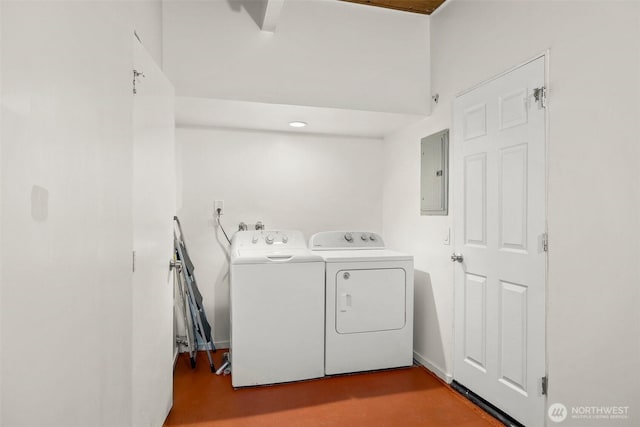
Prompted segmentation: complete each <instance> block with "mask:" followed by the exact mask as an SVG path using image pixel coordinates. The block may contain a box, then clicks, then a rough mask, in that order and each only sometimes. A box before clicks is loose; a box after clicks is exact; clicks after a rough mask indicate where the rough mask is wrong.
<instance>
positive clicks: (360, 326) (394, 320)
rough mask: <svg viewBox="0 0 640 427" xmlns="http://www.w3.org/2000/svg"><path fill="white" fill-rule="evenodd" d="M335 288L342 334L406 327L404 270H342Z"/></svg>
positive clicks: (338, 325) (339, 329)
mask: <svg viewBox="0 0 640 427" xmlns="http://www.w3.org/2000/svg"><path fill="white" fill-rule="evenodd" d="M336 285H337V286H336V295H335V298H336V331H337V332H338V333H339V334H354V333H360V332H375V331H388V330H393V329H402V328H403V327H404V325H405V323H406V273H405V271H404V269H401V268H388V269H372V270H340V271H338V274H337V277H336Z"/></svg>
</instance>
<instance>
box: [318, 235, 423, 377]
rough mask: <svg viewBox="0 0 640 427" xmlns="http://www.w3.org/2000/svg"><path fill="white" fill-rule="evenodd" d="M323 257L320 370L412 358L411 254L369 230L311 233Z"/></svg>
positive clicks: (331, 371)
mask: <svg viewBox="0 0 640 427" xmlns="http://www.w3.org/2000/svg"><path fill="white" fill-rule="evenodd" d="M309 247H310V249H311V250H312V251H314V252H316V253H318V254H320V255H321V256H322V258H323V259H324V261H325V289H326V291H325V298H326V305H325V310H326V313H325V322H326V326H325V373H326V374H327V375H332V374H341V373H347V372H359V371H368V370H374V369H386V368H395V367H401V366H410V365H412V364H413V256H411V255H407V254H402V253H399V252H394V251H390V250H387V249H386V248H385V246H384V242H383V240H382V238H381V237H380V236H379V235H378V234H375V233H369V232H343V231H327V232H321V233H317V234H314V235H313V236H312V237H311V239H310V241H309Z"/></svg>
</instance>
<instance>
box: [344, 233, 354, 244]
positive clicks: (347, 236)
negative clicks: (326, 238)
mask: <svg viewBox="0 0 640 427" xmlns="http://www.w3.org/2000/svg"><path fill="white" fill-rule="evenodd" d="M344 240H346V241H347V242H353V236H352V235H351V233H345V235H344Z"/></svg>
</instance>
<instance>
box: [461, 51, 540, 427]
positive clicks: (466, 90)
mask: <svg viewBox="0 0 640 427" xmlns="http://www.w3.org/2000/svg"><path fill="white" fill-rule="evenodd" d="M550 51H551V50H550V49H546V50H544V51H543V52H541V53H538V54H536V55H534V56H532V57H530V58H529V59H527V60H525V61H522V62H520V63H518V64H517V65H515V66H512V67H509V68H508V69H506V70H505V71H502V72H500V73H498V74H496V75H494V76H492V77H489V78H487V79H485V80H482V81H481V82H479V83H476V84H474V85H473V86H471V87H469V88H467V89H465V90H463V91H460V92H458V93H456V94H455V95H454V97H453V100H452V102H451V121H450V123H451V124H452V125H453V115H454V101H455V99H456V98H459V97H461V96H463V95H465V94H467V93H469V92H471V91H473V90H475V89H477V88H479V87H481V86H484V85H486V84H488V83H491V82H492V81H494V80H496V79H499V78H500V77H503V76H505V75H507V74H509V73H511V72H513V71H515V70H517V69H518V68H521V67H523V66H525V65H527V64H529V63H531V62H533V61H536V60H538V59H540V58H543V59H544V87H545V89H546V104H545V108H544V150H545V156H544V157H545V164H544V203H545V206H544V223H545V226H544V232H545V233H546V234H547V239H548V235H549V146H550V124H549V119H550V108H551V107H550V102H549V69H550V67H549V59H550ZM451 127H452V126H451ZM454 132H455V130H454V129H453V128H452V129H451V133H452V135H451V138H450V141H451V143H453V141H454V140H455V137H456V135H455V134H454ZM451 148H454V147H451ZM451 154H452V155H451V156H450V161H451V163H453V162H454V160H455V159H456V158H457V153H456V151H455V150H453V153H451ZM449 170H451V165H450V169H449ZM454 176H455V175H454ZM449 182H450V183H452V189H453V190H456V191H457V190H459V186H460V182H458V181H457V180H452V179H451V177H450V179H449ZM452 208H453V209H451V211H452V212H455V209H456V206H453V207H452ZM454 214H455V213H452V226H451V228H452V232H453V236H452V237H453V242H452V246H453V248H455V247H456V241H457V239H458V238H460V236H459V231H457V230H456V229H455V221H453V215H454ZM544 260H545V272H544V273H545V283H544V291H545V294H544V299H545V304H544V305H545V312H544V331H545V333H544V367H545V369H544V371H545V376H546V377H547V378H548V376H549V349H548V337H549V331H548V327H549V322H548V320H549V251H548V250H547V251H546V252H545V254H544ZM451 274H452V278H453V280H452V282H453V301H454V304H453V312H452V314H453V316H452V329H453V335H452V337H453V340H452V343H451V349H452V351H451V354H452V356H453V359H452V365H451V367H452V369H451V371H452V372H451V376H452V381H453V380H455V378H456V376H455V363H453V362H454V361H455V354H456V348H455V343H456V339H455V337H456V333H457V332H456V328H455V311H456V306H455V293H456V286H455V269H452V270H451ZM547 387H548V381H547ZM481 397H482V396H481ZM548 398H549V389H548V388H547V390H546V393H545V394H544V396H543V399H544V402H545V405H544V407H545V412H546V408H547V406H548ZM543 416H544V417H545V418H544V419H545V425H546V413H545V414H543Z"/></svg>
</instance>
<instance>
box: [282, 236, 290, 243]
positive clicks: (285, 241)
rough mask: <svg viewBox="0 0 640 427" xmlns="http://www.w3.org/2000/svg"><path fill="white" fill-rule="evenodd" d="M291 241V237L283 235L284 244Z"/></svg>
mask: <svg viewBox="0 0 640 427" xmlns="http://www.w3.org/2000/svg"><path fill="white" fill-rule="evenodd" d="M288 241H289V237H287V235H286V234H283V235H282V243H287V242H288Z"/></svg>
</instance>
